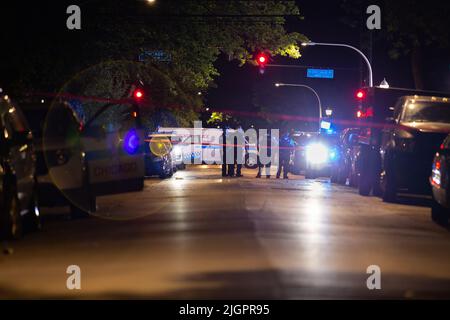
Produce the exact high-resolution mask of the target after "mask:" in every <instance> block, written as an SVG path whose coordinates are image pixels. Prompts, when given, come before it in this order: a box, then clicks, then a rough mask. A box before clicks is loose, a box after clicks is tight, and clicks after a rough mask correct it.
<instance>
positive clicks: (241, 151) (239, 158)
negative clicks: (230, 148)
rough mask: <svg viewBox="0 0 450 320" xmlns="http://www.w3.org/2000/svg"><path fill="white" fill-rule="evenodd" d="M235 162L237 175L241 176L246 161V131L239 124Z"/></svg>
mask: <svg viewBox="0 0 450 320" xmlns="http://www.w3.org/2000/svg"><path fill="white" fill-rule="evenodd" d="M234 154H235V164H236V177H238V178H241V177H243V175H242V165H243V164H244V162H245V133H244V130H243V129H242V126H240V125H238V126H237V128H236V138H235V144H234Z"/></svg>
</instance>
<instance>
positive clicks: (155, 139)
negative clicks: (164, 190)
mask: <svg viewBox="0 0 450 320" xmlns="http://www.w3.org/2000/svg"><path fill="white" fill-rule="evenodd" d="M172 150H173V146H172V143H171V141H170V138H169V137H168V136H165V135H161V134H150V135H149V139H148V143H147V144H146V146H145V176H147V177H150V176H159V177H160V178H161V179H166V178H170V177H172V176H173V173H174V161H173V158H172Z"/></svg>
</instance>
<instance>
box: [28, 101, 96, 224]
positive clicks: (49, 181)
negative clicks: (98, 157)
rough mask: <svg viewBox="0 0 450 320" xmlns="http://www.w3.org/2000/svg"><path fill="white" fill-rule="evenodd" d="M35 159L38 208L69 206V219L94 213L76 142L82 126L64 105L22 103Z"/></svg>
mask: <svg viewBox="0 0 450 320" xmlns="http://www.w3.org/2000/svg"><path fill="white" fill-rule="evenodd" d="M23 110H24V113H25V116H26V117H27V119H28V121H29V123H30V126H31V130H32V132H33V135H34V137H35V150H36V156H37V181H38V185H39V199H40V200H41V205H42V206H48V207H53V206H63V205H70V208H71V215H72V217H74V218H75V217H82V216H86V215H87V214H88V213H89V212H93V211H95V207H96V197H95V195H93V194H92V193H91V192H90V190H89V187H90V185H89V180H88V175H87V163H86V157H85V152H84V150H83V148H82V145H81V141H80V132H81V129H82V124H81V122H80V120H79V118H78V117H77V115H76V114H75V113H74V112H73V110H72V108H71V107H70V105H69V104H68V103H67V102H63V101H58V102H55V103H53V104H50V103H48V102H46V100H41V101H33V100H31V101H27V102H26V103H24V104H23Z"/></svg>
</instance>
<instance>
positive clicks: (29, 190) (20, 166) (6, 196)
mask: <svg viewBox="0 0 450 320" xmlns="http://www.w3.org/2000/svg"><path fill="white" fill-rule="evenodd" d="M35 174H36V157H35V154H34V148H33V135H32V133H31V131H30V129H29V127H28V124H27V121H26V120H25V118H24V116H23V114H22V112H21V110H20V108H19V107H18V106H17V105H16V104H14V103H13V102H12V101H11V100H10V98H9V97H8V96H7V95H4V94H2V92H1V90H0V238H1V239H3V240H4V239H18V238H20V237H21V236H22V235H23V232H24V230H27V229H30V230H36V229H39V228H40V226H41V224H40V216H39V206H38V195H37V183H36V175H35Z"/></svg>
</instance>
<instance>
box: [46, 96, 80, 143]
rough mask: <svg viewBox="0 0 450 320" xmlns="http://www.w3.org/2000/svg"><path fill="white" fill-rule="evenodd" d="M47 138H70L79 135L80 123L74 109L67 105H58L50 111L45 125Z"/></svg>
mask: <svg viewBox="0 0 450 320" xmlns="http://www.w3.org/2000/svg"><path fill="white" fill-rule="evenodd" d="M44 130H45V135H46V137H47V138H58V137H62V138H70V137H75V136H77V135H78V132H79V130H80V124H79V123H78V120H77V119H76V117H75V116H74V114H73V112H72V109H70V108H69V107H67V106H65V105H62V104H61V105H56V106H55V107H52V108H51V110H50V111H49V112H48V116H47V117H46V119H45V125H44Z"/></svg>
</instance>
